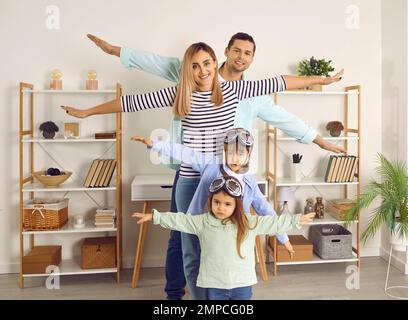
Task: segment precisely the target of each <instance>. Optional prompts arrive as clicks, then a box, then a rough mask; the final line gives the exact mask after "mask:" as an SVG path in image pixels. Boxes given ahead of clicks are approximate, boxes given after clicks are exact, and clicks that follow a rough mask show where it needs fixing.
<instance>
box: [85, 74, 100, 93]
mask: <svg viewBox="0 0 408 320" xmlns="http://www.w3.org/2000/svg"><path fill="white" fill-rule="evenodd" d="M96 77H97V73H96V71H95V70H89V71H88V79H87V80H86V90H98V80H96Z"/></svg>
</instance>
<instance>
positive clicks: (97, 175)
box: [84, 159, 116, 188]
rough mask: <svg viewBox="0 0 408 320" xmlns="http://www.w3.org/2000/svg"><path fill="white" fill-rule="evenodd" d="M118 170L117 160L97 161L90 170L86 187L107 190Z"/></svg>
mask: <svg viewBox="0 0 408 320" xmlns="http://www.w3.org/2000/svg"><path fill="white" fill-rule="evenodd" d="M115 168H116V160H115V159H95V160H94V161H93V162H92V164H91V167H90V168H89V171H88V175H87V176H86V179H85V182H84V187H87V188H104V187H105V188H106V187H108V186H109V184H110V182H111V180H112V177H113V173H114V171H115Z"/></svg>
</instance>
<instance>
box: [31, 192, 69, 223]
mask: <svg viewBox="0 0 408 320" xmlns="http://www.w3.org/2000/svg"><path fill="white" fill-rule="evenodd" d="M68 202H69V199H61V200H56V201H51V202H50V201H41V200H38V199H37V200H35V199H34V200H32V201H30V202H28V203H26V204H25V205H24V209H23V211H24V212H23V225H24V229H26V230H51V229H59V228H61V227H62V226H63V225H65V224H66V223H67V222H68Z"/></svg>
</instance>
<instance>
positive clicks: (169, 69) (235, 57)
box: [66, 33, 344, 299]
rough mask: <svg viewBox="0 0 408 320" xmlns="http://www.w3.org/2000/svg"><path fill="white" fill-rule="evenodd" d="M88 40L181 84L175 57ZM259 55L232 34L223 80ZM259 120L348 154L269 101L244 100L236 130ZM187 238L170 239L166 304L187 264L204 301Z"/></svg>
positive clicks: (178, 289)
mask: <svg viewBox="0 0 408 320" xmlns="http://www.w3.org/2000/svg"><path fill="white" fill-rule="evenodd" d="M88 38H89V39H91V40H92V41H93V42H94V43H95V44H96V45H97V46H99V47H100V48H101V49H102V50H103V51H104V52H106V53H108V54H110V55H114V56H117V57H119V58H120V60H121V63H122V64H123V65H124V66H125V67H126V68H128V69H130V70H132V69H138V70H143V71H146V72H148V73H152V74H155V75H158V76H161V77H163V78H166V79H167V80H170V81H172V82H178V79H179V76H180V67H181V61H180V60H179V59H177V58H167V57H161V56H159V55H156V54H153V53H147V52H141V51H136V50H134V49H130V48H126V47H122V48H121V47H118V46H113V45H111V44H109V43H107V42H106V41H104V40H102V39H99V38H97V37H95V36H93V35H88ZM255 50H256V45H255V42H254V40H253V38H252V37H251V36H249V35H247V34H245V33H237V34H236V35H234V36H233V37H232V38H231V39H230V41H229V43H228V46H227V48H226V49H225V56H226V61H225V62H224V63H223V64H222V66H221V67H220V69H219V76H220V78H221V79H220V80H221V81H236V80H241V79H244V71H246V70H247V69H248V68H249V67H250V65H251V63H252V62H253V59H254V54H255ZM341 75H342V71H341V72H339V73H338V74H336V75H335V76H334V77H328V78H320V77H296V76H285V82H286V86H287V89H297V88H303V87H306V86H310V85H313V84H324V85H326V84H330V83H332V82H337V81H339V80H341ZM66 110H67V112H68V113H70V114H73V115H75V116H79V117H82V116H83V117H85V116H89V115H91V114H96V113H106V112H115V111H116V110H106V109H98V110H87V111H83V113H79V112H78V111H75V114H74V113H73V110H72V108H66ZM255 117H259V118H261V119H263V120H264V121H267V122H268V123H270V124H272V125H273V126H274V127H276V128H279V129H281V130H282V131H284V132H285V133H286V134H288V135H290V136H292V137H295V138H296V139H297V140H298V141H299V142H302V143H308V144H309V143H311V142H314V143H316V144H317V145H318V146H320V147H321V148H323V149H326V150H328V151H332V152H336V153H339V152H344V149H343V148H341V147H339V146H335V145H333V144H331V143H329V142H327V141H324V140H323V139H322V138H321V137H320V136H319V135H318V134H317V133H316V131H315V130H314V129H313V128H311V127H310V126H307V125H306V124H305V123H304V122H303V121H301V120H300V119H298V118H297V117H296V116H294V115H293V114H291V113H289V112H287V111H286V110H285V109H284V108H282V107H281V106H277V105H275V104H274V103H273V101H272V99H271V97H269V96H262V97H256V98H250V99H247V100H244V101H241V102H240V103H239V104H238V107H237V112H236V116H235V122H234V126H235V127H243V128H247V129H248V130H251V128H252V121H253V119H254V118H255ZM170 132H171V133H175V135H176V136H177V137H178V138H177V139H180V136H181V126H180V121H177V120H174V121H173V122H172V129H171V130H170ZM177 139H172V140H177ZM177 176H178V175H176V178H175V182H174V186H175V185H176V182H177ZM174 192H175V188H173V197H172V205H171V211H172V212H177V207H176V206H175V203H174ZM188 237H189V235H183V239H182V242H183V246H182V247H183V250H181V241H180V233H179V232H175V231H172V232H171V234H170V239H169V246H168V250H167V257H166V280H167V283H166V287H165V291H166V293H167V298H168V299H181V298H182V296H183V295H184V287H185V280H184V275H183V262H184V272H185V275H186V278H187V282H188V285H189V288H190V292H191V294H192V297H193V298H194V299H205V296H204V295H205V294H204V293H203V291H200V290H199V288H197V287H196V286H195V282H194V279H196V276H197V274H198V266H199V252H198V253H197V250H196V248H197V246H196V245H195V244H194V241H192V240H191V239H186V238H188ZM181 252H183V256H184V259H183V258H182V257H183V256H182V255H181ZM197 259H198V263H197Z"/></svg>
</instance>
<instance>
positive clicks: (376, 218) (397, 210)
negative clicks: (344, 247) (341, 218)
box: [345, 154, 408, 251]
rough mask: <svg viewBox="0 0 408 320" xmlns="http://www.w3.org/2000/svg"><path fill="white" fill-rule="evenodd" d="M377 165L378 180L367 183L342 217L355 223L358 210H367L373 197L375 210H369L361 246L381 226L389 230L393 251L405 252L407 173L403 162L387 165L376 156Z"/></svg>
mask: <svg viewBox="0 0 408 320" xmlns="http://www.w3.org/2000/svg"><path fill="white" fill-rule="evenodd" d="M379 163H380V165H379V166H378V167H377V168H376V171H377V172H378V174H379V175H380V177H381V180H380V181H376V180H371V181H370V182H369V184H368V186H367V188H366V190H365V192H364V193H362V194H360V195H358V196H357V199H356V200H355V201H354V204H353V206H352V207H351V209H349V210H348V211H347V212H346V214H345V221H346V222H347V224H350V222H351V221H352V220H356V218H357V217H358V213H359V211H360V210H362V209H364V208H367V207H369V206H370V205H371V203H372V202H373V201H374V200H375V199H376V198H377V197H380V198H381V204H380V206H379V207H377V208H375V209H374V210H373V211H372V215H371V216H370V219H369V223H368V225H367V227H366V229H365V230H364V232H363V234H362V240H363V241H364V243H366V242H367V240H368V239H369V238H372V237H373V236H374V235H375V234H376V233H377V231H378V229H379V228H380V227H381V225H382V224H383V223H385V224H386V226H387V227H388V229H389V231H390V236H391V238H390V242H391V244H392V245H393V248H394V249H395V250H397V251H401V250H403V251H405V250H406V246H408V172H407V167H406V165H405V163H402V162H399V161H395V162H391V161H389V160H387V159H386V158H385V156H384V155H382V154H379Z"/></svg>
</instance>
